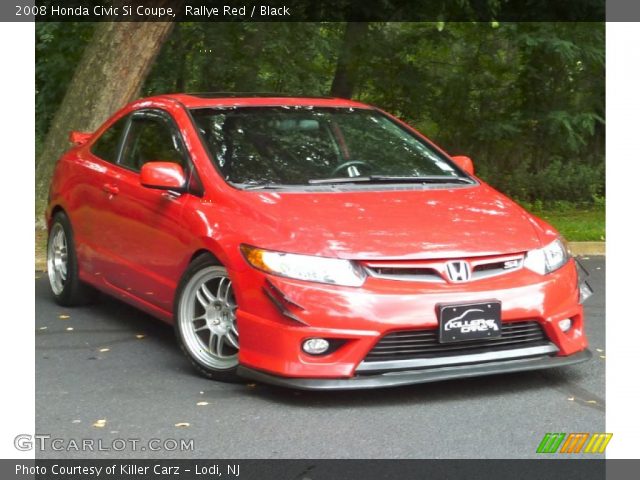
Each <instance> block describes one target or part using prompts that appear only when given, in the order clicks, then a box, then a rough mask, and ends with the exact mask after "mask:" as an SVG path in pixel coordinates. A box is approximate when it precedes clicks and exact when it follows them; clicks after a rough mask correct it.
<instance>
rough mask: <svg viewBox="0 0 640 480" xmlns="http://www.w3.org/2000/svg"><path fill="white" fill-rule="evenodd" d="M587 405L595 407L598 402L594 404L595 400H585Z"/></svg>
mask: <svg viewBox="0 0 640 480" xmlns="http://www.w3.org/2000/svg"><path fill="white" fill-rule="evenodd" d="M587 403H591V404H593V405H596V404H597V403H598V402H596V401H595V400H587Z"/></svg>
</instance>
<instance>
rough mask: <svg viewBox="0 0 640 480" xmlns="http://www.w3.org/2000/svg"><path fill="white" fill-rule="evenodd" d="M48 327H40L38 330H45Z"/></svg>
mask: <svg viewBox="0 0 640 480" xmlns="http://www.w3.org/2000/svg"><path fill="white" fill-rule="evenodd" d="M47 328H48V327H40V328H39V329H38V330H46V329H47Z"/></svg>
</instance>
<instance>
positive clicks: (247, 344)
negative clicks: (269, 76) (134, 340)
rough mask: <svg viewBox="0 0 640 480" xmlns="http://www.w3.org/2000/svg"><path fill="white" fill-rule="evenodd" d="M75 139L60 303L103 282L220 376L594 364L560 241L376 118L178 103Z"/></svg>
mask: <svg viewBox="0 0 640 480" xmlns="http://www.w3.org/2000/svg"><path fill="white" fill-rule="evenodd" d="M70 140H71V141H72V143H73V144H74V146H73V147H72V148H71V149H70V150H69V151H68V152H66V153H65V154H64V155H63V156H62V157H61V158H60V160H59V161H58V163H57V165H56V167H55V172H54V175H53V180H52V183H51V189H50V192H49V204H48V208H47V212H46V220H47V225H48V229H49V241H48V249H47V253H48V260H47V261H48V275H49V280H50V284H51V290H52V291H53V295H54V297H55V299H56V301H57V302H58V303H60V304H61V305H65V306H71V305H75V304H79V303H85V302H87V301H88V300H90V299H91V298H92V296H93V295H92V294H93V293H95V291H96V290H99V291H102V292H105V293H107V294H109V295H112V296H114V297H117V298H119V299H121V300H123V301H125V302H127V303H130V304H131V305H134V306H135V307H137V308H139V309H141V310H144V311H146V312H148V313H150V314H151V315H154V316H156V317H158V318H160V319H162V320H164V321H165V322H167V323H169V324H172V325H174V326H175V331H176V335H177V339H178V343H179V345H180V346H181V348H182V350H183V351H184V353H185V354H186V357H187V358H188V359H189V360H190V361H191V363H192V364H193V365H194V366H195V368H196V369H197V370H198V371H200V372H201V373H202V374H203V375H205V376H207V377H209V378H212V379H215V380H222V381H236V380H239V379H251V380H253V381H260V382H266V383H272V384H276V385H282V386H289V387H294V388H300V389H356V388H375V387H386V386H396V385H406V384H413V383H421V382H431V381H436V380H444V379H450V378H456V377H471V376H477V375H488V374H495V373H502V372H514V371H524V370H532V369H540V368H548V367H557V366H562V365H569V364H574V363H577V362H581V361H584V360H586V359H588V358H589V357H590V355H591V353H590V352H589V350H588V349H587V338H586V336H585V332H584V315H583V306H582V302H583V300H584V298H585V297H586V296H587V295H589V294H590V290H589V288H588V286H587V285H586V284H582V281H581V280H579V279H580V276H579V274H578V268H577V263H576V260H575V259H574V258H572V257H571V256H570V254H569V252H568V250H567V246H566V244H565V242H564V240H563V239H562V237H560V236H559V235H558V232H556V231H555V230H554V229H553V228H552V227H551V226H550V225H548V224H546V223H545V222H543V221H542V220H540V219H538V218H536V217H534V216H533V215H531V214H529V213H527V212H526V211H525V210H524V209H522V208H521V207H520V206H518V205H517V204H516V203H514V202H513V201H511V200H510V199H508V198H507V197H505V196H504V195H502V194H500V193H499V192H497V191H496V190H494V189H493V188H491V187H490V186H489V185H487V184H486V183H484V182H483V181H482V180H481V179H479V178H478V177H476V176H475V175H474V168H473V164H472V161H471V160H470V159H469V158H468V157H462V156H459V157H455V156H454V157H451V156H449V155H448V154H447V153H445V152H444V151H443V150H442V149H440V148H439V147H437V146H436V145H435V144H434V143H433V142H431V141H430V140H429V139H427V138H426V137H424V136H423V135H421V134H420V133H418V132H417V131H416V130H414V129H413V128H411V127H409V126H408V125H406V124H404V123H403V122H401V121H400V120H398V119H396V118H394V117H393V116H391V115H389V114H387V113H385V112H383V111H381V110H379V109H377V108H375V107H372V106H369V105H365V104H362V103H358V102H354V101H350V100H342V99H336V98H297V97H296V98H293V97H284V96H257V95H255V96H254V95H235V96H234V95H228V94H227V95H222V96H221V95H215V94H172V95H161V96H156V97H153V98H146V99H142V100H138V101H135V102H133V103H131V104H129V105H127V106H126V107H124V108H123V109H122V110H120V111H118V112H117V113H115V114H114V115H113V116H112V117H111V118H110V119H109V120H107V121H106V122H105V123H104V125H102V126H101V127H100V128H99V129H98V130H97V131H96V132H94V133H82V132H72V133H71V135H70Z"/></svg>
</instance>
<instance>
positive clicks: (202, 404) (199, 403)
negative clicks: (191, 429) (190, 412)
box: [196, 402, 209, 407]
mask: <svg viewBox="0 0 640 480" xmlns="http://www.w3.org/2000/svg"><path fill="white" fill-rule="evenodd" d="M196 405H197V406H199V407H204V406H205V405H209V402H198V403H196Z"/></svg>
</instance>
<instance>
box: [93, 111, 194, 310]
mask: <svg viewBox="0 0 640 480" xmlns="http://www.w3.org/2000/svg"><path fill="white" fill-rule="evenodd" d="M151 161H162V162H175V163H178V164H180V165H181V166H182V167H183V169H184V170H185V173H186V175H187V178H189V177H193V176H194V175H195V170H194V168H193V165H192V163H191V160H190V158H189V155H188V153H187V150H186V148H185V146H184V142H183V140H182V137H181V134H180V131H179V129H178V128H177V126H176V124H175V122H174V121H173V119H172V118H171V116H170V115H169V114H168V113H167V112H164V111H162V110H156V109H149V110H142V111H136V112H134V113H133V114H132V116H131V120H130V124H129V127H128V129H127V131H126V133H125V138H124V140H123V144H122V149H121V153H120V156H119V159H118V167H119V168H120V170H121V175H120V177H119V179H118V182H117V185H114V187H115V188H116V189H117V193H116V194H115V195H114V198H113V200H112V213H113V215H112V216H111V219H110V222H111V224H110V225H108V228H109V229H110V231H117V232H118V233H117V238H113V239H112V241H111V246H110V252H111V253H112V255H113V260H114V261H115V262H117V264H118V268H113V269H109V271H108V277H107V279H106V280H107V281H108V282H109V283H110V284H111V285H113V286H115V287H117V288H118V289H120V290H124V291H126V292H128V294H130V295H134V296H136V297H138V298H139V299H142V300H143V301H144V302H148V303H150V304H152V305H155V306H157V307H160V308H162V309H163V310H165V311H168V312H170V311H171V310H172V304H173V295H174V290H175V288H176V286H177V282H178V280H179V278H180V275H181V269H182V267H183V266H184V262H185V258H188V256H189V254H190V250H189V249H190V248H192V245H193V242H192V240H191V239H192V234H191V232H190V230H189V228H188V227H187V225H186V224H185V222H184V217H183V211H184V208H185V205H187V204H188V203H189V202H190V201H194V198H193V195H192V194H191V193H183V194H178V193H175V192H168V191H162V190H156V189H152V188H147V187H143V186H142V185H141V184H140V169H141V168H142V165H144V164H145V163H147V162H151Z"/></svg>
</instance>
